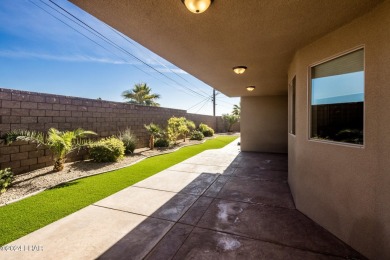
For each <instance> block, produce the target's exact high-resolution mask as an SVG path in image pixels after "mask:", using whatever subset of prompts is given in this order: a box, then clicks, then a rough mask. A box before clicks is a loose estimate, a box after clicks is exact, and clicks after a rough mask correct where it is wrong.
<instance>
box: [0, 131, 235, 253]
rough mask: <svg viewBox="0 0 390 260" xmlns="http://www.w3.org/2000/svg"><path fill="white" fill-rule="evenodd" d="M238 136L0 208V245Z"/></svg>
mask: <svg viewBox="0 0 390 260" xmlns="http://www.w3.org/2000/svg"><path fill="white" fill-rule="evenodd" d="M236 138H237V136H219V137H217V138H214V139H211V140H208V141H206V142H205V143H203V144H199V145H194V146H189V147H184V148H182V149H180V150H178V151H176V152H173V153H170V154H165V155H160V156H156V157H151V158H148V159H145V160H143V161H141V162H139V163H136V164H134V165H132V166H129V167H126V168H123V169H120V170H116V171H112V172H107V173H104V174H101V175H97V176H92V177H88V178H83V179H80V180H76V181H73V182H69V183H67V184H64V185H61V186H58V187H56V188H53V189H50V190H47V191H44V192H42V193H39V194H37V195H35V196H32V197H29V198H26V199H24V200H21V201H18V202H15V203H12V204H10V205H7V206H3V207H0V246H1V245H5V244H7V243H9V242H11V241H13V240H15V239H17V238H20V237H22V236H24V235H26V234H28V233H30V232H32V231H34V230H37V229H39V228H41V227H43V226H46V225H47V224H50V223H52V222H54V221H56V220H58V219H61V218H63V217H65V216H67V215H69V214H71V213H73V212H75V211H77V210H79V209H81V208H84V207H86V206H88V205H90V204H92V203H94V202H96V201H99V200H101V199H103V198H105V197H107V196H109V195H111V194H113V193H115V192H118V191H120V190H122V189H124V188H126V187H128V186H130V185H133V184H134V183H137V182H139V181H141V180H143V179H145V178H147V177H149V176H152V175H154V174H156V173H158V172H160V171H162V170H164V169H166V168H169V167H171V166H172V165H175V164H177V163H179V162H181V161H184V160H186V159H188V158H189V157H192V156H194V155H196V154H198V153H200V152H203V151H205V150H208V149H218V148H222V147H224V146H225V145H227V144H228V143H230V142H232V141H233V140H235V139H236Z"/></svg>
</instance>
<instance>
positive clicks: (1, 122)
mask: <svg viewBox="0 0 390 260" xmlns="http://www.w3.org/2000/svg"><path fill="white" fill-rule="evenodd" d="M172 116H177V117H181V116H184V117H186V118H187V119H190V120H192V121H194V122H195V123H196V124H197V125H198V124H199V123H205V124H207V125H209V126H210V127H212V128H213V129H216V130H217V131H218V128H217V118H216V117H213V116H207V115H198V114H190V113H187V112H186V111H185V110H179V109H170V108H162V107H147V106H139V105H133V104H127V103H120V102H111V101H103V100H94V99H86V98H77V97H68V96H61V95H51V94H44V93H35V92H27V91H19V90H11V89H1V88H0V136H2V135H3V134H5V133H7V132H8V131H10V130H14V129H27V130H36V131H42V132H46V131H47V130H48V129H49V128H51V127H54V128H57V129H59V130H73V129H77V128H83V129H85V130H92V131H95V132H96V133H98V135H99V137H107V136H111V135H115V134H117V133H118V131H123V130H124V129H126V128H127V127H130V128H131V130H132V131H133V133H134V134H135V135H136V136H137V138H138V146H139V147H145V146H147V144H148V138H149V136H148V133H147V131H146V130H145V128H144V124H149V123H151V122H153V123H156V124H159V125H161V126H163V127H164V126H166V122H167V120H168V119H169V118H170V117H172ZM79 158H80V155H75V156H73V157H72V158H71V160H72V159H79ZM51 164H52V158H51V154H50V151H49V150H45V149H43V148H36V146H35V145H34V144H28V143H23V142H15V143H13V144H11V145H9V146H6V145H3V144H0V169H3V168H7V167H11V168H12V170H13V171H14V172H15V173H22V172H27V171H31V170H34V169H38V168H41V167H45V166H48V165H51Z"/></svg>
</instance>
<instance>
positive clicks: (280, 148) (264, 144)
mask: <svg viewBox="0 0 390 260" xmlns="http://www.w3.org/2000/svg"><path fill="white" fill-rule="evenodd" d="M287 117H288V115H287V96H265V97H242V98H241V122H240V128H241V150H242V151H256V152H270V153H287Z"/></svg>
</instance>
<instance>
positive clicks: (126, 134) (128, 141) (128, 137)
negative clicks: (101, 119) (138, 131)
mask: <svg viewBox="0 0 390 260" xmlns="http://www.w3.org/2000/svg"><path fill="white" fill-rule="evenodd" d="M118 138H119V140H121V141H122V142H123V144H124V146H125V153H126V154H131V153H134V150H135V148H136V147H137V137H136V136H135V135H134V134H133V133H132V132H131V130H130V128H126V130H125V131H123V132H119V136H118Z"/></svg>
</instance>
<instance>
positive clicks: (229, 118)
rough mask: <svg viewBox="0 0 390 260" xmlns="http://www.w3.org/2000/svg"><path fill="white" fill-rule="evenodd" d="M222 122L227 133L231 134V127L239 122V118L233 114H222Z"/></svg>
mask: <svg viewBox="0 0 390 260" xmlns="http://www.w3.org/2000/svg"><path fill="white" fill-rule="evenodd" d="M222 120H223V122H224V123H225V126H226V129H227V131H228V132H231V129H232V126H233V125H234V124H236V123H237V122H238V121H239V120H240V117H239V116H237V115H234V114H223V115H222Z"/></svg>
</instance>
